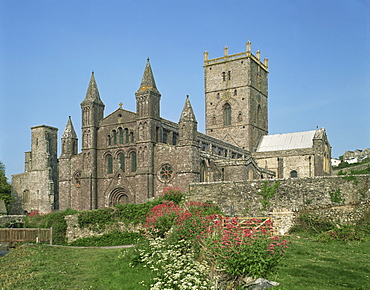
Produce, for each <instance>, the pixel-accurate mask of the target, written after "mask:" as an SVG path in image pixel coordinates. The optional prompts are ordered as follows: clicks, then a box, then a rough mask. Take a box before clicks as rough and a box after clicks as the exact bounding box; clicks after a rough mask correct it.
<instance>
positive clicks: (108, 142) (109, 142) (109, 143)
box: [107, 135, 112, 146]
mask: <svg viewBox="0 0 370 290" xmlns="http://www.w3.org/2000/svg"><path fill="white" fill-rule="evenodd" d="M107 145H108V146H110V145H112V139H111V137H110V135H108V136H107Z"/></svg>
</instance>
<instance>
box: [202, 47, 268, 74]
mask: <svg viewBox="0 0 370 290" xmlns="http://www.w3.org/2000/svg"><path fill="white" fill-rule="evenodd" d="M251 46H252V43H251V42H250V41H248V42H247V43H246V51H245V52H240V53H236V54H231V55H229V48H228V47H227V46H225V47H224V56H222V57H218V58H213V59H209V58H208V51H205V52H204V66H209V65H213V64H217V63H222V62H227V61H230V60H236V59H243V58H251V59H253V60H254V61H255V62H256V63H259V65H260V66H261V67H262V68H263V69H264V70H266V71H268V59H267V58H264V59H263V62H261V52H260V51H259V50H257V51H256V55H253V53H252V52H251Z"/></svg>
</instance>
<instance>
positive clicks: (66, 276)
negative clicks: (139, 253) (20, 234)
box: [0, 245, 152, 290]
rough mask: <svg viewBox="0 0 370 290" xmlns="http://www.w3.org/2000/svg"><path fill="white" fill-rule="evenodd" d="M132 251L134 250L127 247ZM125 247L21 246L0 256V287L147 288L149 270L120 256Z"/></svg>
mask: <svg viewBox="0 0 370 290" xmlns="http://www.w3.org/2000/svg"><path fill="white" fill-rule="evenodd" d="M128 251H131V249H128ZM121 252H122V249H101V248H68V247H50V246H45V245H37V246H31V247H29V246H26V247H19V248H17V249H15V250H12V251H11V252H10V253H9V254H7V255H6V256H5V257H3V258H0V269H1V271H0V289H79V290H82V289H133V290H135V289H147V287H144V286H142V285H140V284H139V282H140V281H145V282H146V284H147V285H148V284H150V279H151V277H152V274H151V272H150V270H148V269H146V268H142V267H140V266H137V267H135V268H132V267H130V265H129V261H128V260H127V261H125V260H122V259H118V255H119V254H120V253H121Z"/></svg>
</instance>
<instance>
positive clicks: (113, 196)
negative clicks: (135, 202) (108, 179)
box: [108, 187, 131, 207]
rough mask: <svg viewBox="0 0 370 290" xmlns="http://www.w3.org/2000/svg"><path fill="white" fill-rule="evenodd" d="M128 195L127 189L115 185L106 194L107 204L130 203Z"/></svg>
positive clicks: (110, 205)
mask: <svg viewBox="0 0 370 290" xmlns="http://www.w3.org/2000/svg"><path fill="white" fill-rule="evenodd" d="M130 202H131V200H130V197H129V193H128V192H127V190H126V189H125V188H123V187H116V188H114V189H113V190H112V191H111V192H110V193H109V196H108V206H109V207H112V206H115V205H117V204H119V203H121V204H128V203H130Z"/></svg>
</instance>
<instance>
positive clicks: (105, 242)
mask: <svg viewBox="0 0 370 290" xmlns="http://www.w3.org/2000/svg"><path fill="white" fill-rule="evenodd" d="M143 239H144V238H143V236H142V235H141V234H140V233H137V232H128V231H127V232H120V231H112V232H110V233H107V234H103V235H101V236H98V237H86V238H81V239H77V240H75V241H74V242H72V243H71V244H70V245H71V246H79V247H89V246H90V247H91V246H95V247H103V246H120V245H133V244H137V243H139V242H141V241H143Z"/></svg>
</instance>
